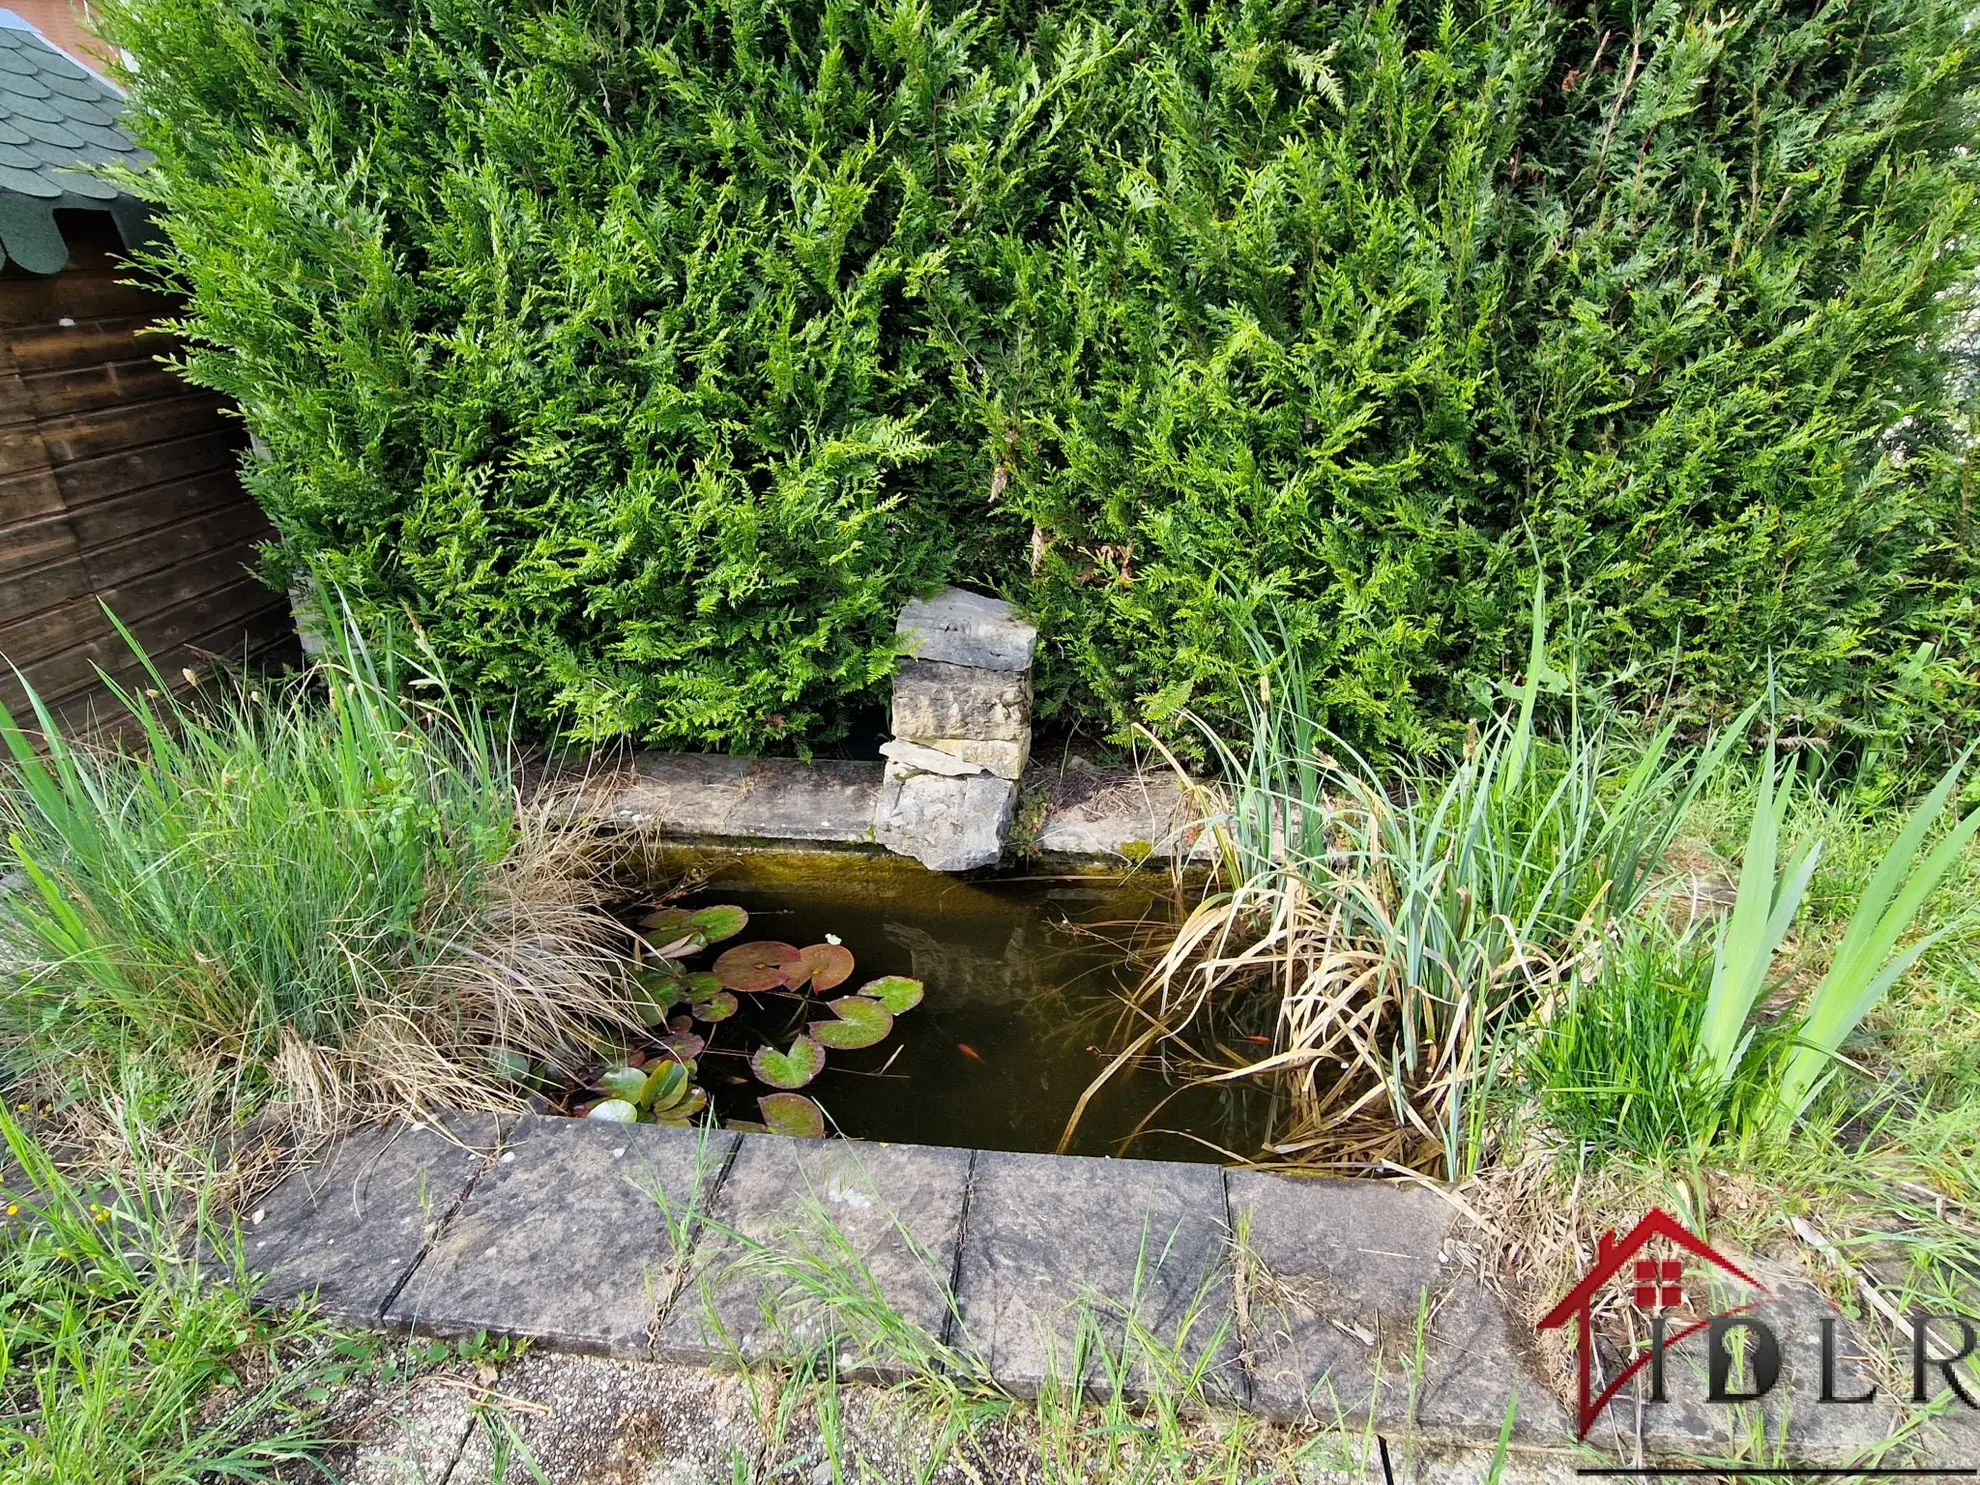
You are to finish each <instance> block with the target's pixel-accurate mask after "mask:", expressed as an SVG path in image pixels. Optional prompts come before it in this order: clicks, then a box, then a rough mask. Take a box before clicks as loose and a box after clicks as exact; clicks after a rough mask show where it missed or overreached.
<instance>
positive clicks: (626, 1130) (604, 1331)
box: [386, 1115, 737, 1356]
mask: <svg viewBox="0 0 1980 1485" xmlns="http://www.w3.org/2000/svg"><path fill="white" fill-rule="evenodd" d="M736 1139H737V1136H736V1135H734V1134H729V1133H722V1132H715V1133H706V1134H704V1133H703V1132H702V1131H700V1130H693V1129H670V1128H667V1127H665V1126H662V1125H656V1124H605V1123H601V1122H599V1121H597V1120H591V1119H563V1118H553V1117H547V1116H545V1117H539V1116H535V1115H532V1116H530V1117H528V1118H525V1119H524V1120H523V1121H522V1122H521V1123H520V1124H519V1125H518V1126H517V1127H516V1130H515V1133H514V1135H513V1136H512V1138H511V1141H510V1147H509V1148H508V1149H506V1150H504V1151H503V1152H502V1153H501V1155H500V1156H498V1157H497V1158H496V1160H495V1163H494V1165H493V1166H492V1168H491V1169H490V1170H489V1173H488V1175H487V1176H486V1177H485V1178H484V1179H483V1180H482V1181H480V1182H479V1183H477V1185H476V1187H475V1190H474V1192H473V1194H472V1195H471V1196H470V1198H469V1199H468V1201H467V1203H466V1204H465V1205H464V1206H463V1207H462V1208H461V1210H460V1212H459V1213H458V1214H457V1215H456V1216H455V1217H454V1219H453V1221H451V1222H450V1223H448V1224H447V1229H446V1231H445V1232H444V1233H443V1234H442V1235H441V1237H440V1240H439V1241H438V1242H437V1243H435V1244H434V1247H433V1250H432V1252H431V1253H429V1254H428V1255H427V1257H426V1261H425V1262H423V1263H422V1264H421V1265H420V1266H419V1269H418V1271H417V1272H416V1273H415V1274H414V1275H413V1277H412V1279H411V1280H410V1281H409V1282H408V1283H407V1284H406V1286H405V1288H404V1289H403V1290H402V1291H401V1292H400V1294H399V1297H398V1298H397V1299H396V1300H395V1301H393V1303H392V1306H391V1308H390V1309H389V1310H388V1311H387V1316H386V1318H387V1319H388V1320H390V1321H391V1322H392V1323H393V1324H397V1325H410V1326H412V1327H414V1328H416V1329H419V1330H423V1331H430V1332H432V1333H434V1334H437V1335H471V1334H473V1333H474V1332H476V1331H482V1330H485V1331H489V1332H491V1333H494V1334H500V1335H512V1336H527V1337H531V1338H534V1339H538V1340H542V1341H546V1342H549V1343H551V1344H553V1345H560V1346H565V1347H568V1348H569V1349H571V1350H577V1351H597V1352H605V1353H608V1354H612V1355H621V1356H636V1355H644V1354H645V1352H646V1349H647V1345H648V1340H649V1336H650V1332H651V1330H652V1328H653V1326H654V1324H655V1323H656V1321H657V1320H658V1317H659V1313H660V1310H661V1309H662V1307H663V1306H664V1305H665V1303H666V1300H667V1298H668V1296H669V1294H670V1293H671V1292H672V1290H673V1287H674V1282H675V1279H676V1277H677V1274H678V1270H679V1267H680V1264H679V1259H680V1257H681V1256H682V1255H683V1254H684V1253H685V1252H686V1245H687V1242H688V1241H689V1234H688V1232H687V1227H688V1224H689V1221H690V1219H691V1217H692V1215H693V1213H694V1211H695V1210H696V1208H697V1203H698V1202H699V1201H700V1200H703V1199H705V1198H706V1197H708V1196H709V1195H710V1194H711V1192H712V1190H713V1187H714V1186H715V1185H716V1184H717V1183H718V1182H719V1180H720V1176H721V1172H722V1170H723V1168H724V1166H725V1164H726V1163H727V1161H728V1158H729V1155H730V1153H731V1151H732V1150H733V1149H734V1147H735V1142H736ZM656 1193H658V1196H656ZM661 1198H664V1203H665V1204H664V1207H663V1205H662V1200H661ZM670 1214H671V1218H672V1219H673V1220H672V1223H671V1224H670V1221H669V1216H670Z"/></svg>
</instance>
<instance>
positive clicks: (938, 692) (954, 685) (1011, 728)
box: [892, 660, 1031, 743]
mask: <svg viewBox="0 0 1980 1485" xmlns="http://www.w3.org/2000/svg"><path fill="white" fill-rule="evenodd" d="M892 720H893V733H894V736H896V737H907V738H912V739H914V740H915V741H916V742H921V743H925V742H930V741H932V740H933V739H936V738H945V737H967V738H975V739H978V740H981V741H993V742H1020V741H1023V740H1024V739H1026V738H1029V737H1030V736H1031V677H1030V675H1029V674H1028V673H1027V672H1024V671H1012V670H978V669H976V668H975V667H973V666H967V665H943V664H941V663H939V662H936V661H930V660H906V661H903V662H902V663H901V667H900V669H899V670H897V671H895V672H894V709H893V718H892Z"/></svg>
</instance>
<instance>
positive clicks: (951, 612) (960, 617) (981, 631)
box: [894, 588, 1038, 670]
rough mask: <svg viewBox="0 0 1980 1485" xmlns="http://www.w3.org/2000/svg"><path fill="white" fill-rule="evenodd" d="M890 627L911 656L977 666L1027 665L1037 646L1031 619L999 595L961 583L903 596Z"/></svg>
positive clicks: (1024, 667)
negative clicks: (925, 593)
mask: <svg viewBox="0 0 1980 1485" xmlns="http://www.w3.org/2000/svg"><path fill="white" fill-rule="evenodd" d="M894 631H895V633H896V634H898V635H899V636H900V638H901V641H902V643H903V644H904V645H905V646H906V652H907V654H908V655H909V656H910V657H911V658H913V659H916V660H940V661H944V662H945V663H947V664H950V665H973V666H976V667H977V668H979V669H982V670H1029V669H1031V657H1032V654H1033V652H1034V651H1036V650H1037V648H1038V626H1037V625H1035V624H1027V623H1026V622H1025V621H1024V620H1022V619H1020V618H1019V617H1018V616H1017V610H1016V609H1014V608H1012V607H1011V606H1010V604H1008V603H1006V602H1005V601H1004V600H1003V599H1001V598H991V597H988V596H986V595H984V594H982V593H972V592H969V591H968V590H967V589H964V588H944V589H943V590H942V591H941V592H940V593H938V594H936V595H935V596H934V597H933V598H911V599H909V600H908V602H907V606H906V607H905V608H903V609H902V610H901V617H900V620H899V622H898V623H896V624H895V626H894Z"/></svg>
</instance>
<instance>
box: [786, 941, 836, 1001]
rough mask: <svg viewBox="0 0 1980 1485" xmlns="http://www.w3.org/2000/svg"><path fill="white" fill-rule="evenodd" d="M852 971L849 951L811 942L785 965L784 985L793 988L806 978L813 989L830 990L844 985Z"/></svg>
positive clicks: (801, 983) (832, 945)
mask: <svg viewBox="0 0 1980 1485" xmlns="http://www.w3.org/2000/svg"><path fill="white" fill-rule="evenodd" d="M852 972H853V956H852V950H850V949H848V948H845V947H844V946H843V945H840V944H810V945H808V946H806V947H805V948H802V949H799V950H798V954H797V958H796V959H795V960H793V961H792V962H791V963H789V964H786V965H785V966H784V984H785V986H786V987H788V988H789V989H792V990H796V989H797V988H799V987H800V986H801V985H803V984H804V982H805V981H806V980H809V981H811V988H812V989H814V990H830V989H831V988H832V987H833V986H835V985H843V984H844V983H845V982H846V977H847V976H848V975H850V974H851V973H852Z"/></svg>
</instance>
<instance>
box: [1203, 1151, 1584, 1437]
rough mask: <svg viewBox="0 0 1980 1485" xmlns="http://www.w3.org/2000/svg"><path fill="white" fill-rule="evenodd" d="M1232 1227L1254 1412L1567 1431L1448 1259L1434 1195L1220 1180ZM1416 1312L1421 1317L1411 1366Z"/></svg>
mask: <svg viewBox="0 0 1980 1485" xmlns="http://www.w3.org/2000/svg"><path fill="white" fill-rule="evenodd" d="M1229 1181H1230V1203H1231V1220H1232V1222H1233V1223H1235V1224H1236V1226H1237V1230H1238V1232H1239V1233H1240V1235H1241V1242H1242V1246H1241V1253H1240V1257H1239V1262H1238V1272H1239V1291H1240V1299H1239V1306H1240V1310H1241V1313H1242V1314H1243V1316H1244V1331H1245V1337H1244V1339H1245V1349H1246V1362H1247V1369H1248V1371H1249V1372H1250V1374H1251V1402H1252V1407H1253V1409H1254V1410H1255V1411H1257V1412H1260V1413H1263V1414H1264V1415H1266V1416H1267V1417H1272V1418H1279V1419H1286V1420H1301V1419H1309V1418H1310V1419H1313V1420H1315V1421H1317V1422H1319V1423H1322V1424H1332V1423H1336V1422H1340V1423H1347V1424H1359V1423H1361V1422H1363V1421H1365V1420H1367V1419H1369V1418H1370V1417H1371V1415H1372V1417H1373V1419H1374V1421H1375V1422H1376V1424H1377V1425H1378V1426H1393V1425H1395V1424H1399V1423H1402V1422H1404V1421H1406V1420H1410V1419H1413V1420H1414V1423H1415V1427H1416V1428H1417V1430H1419V1431H1420V1432H1422V1433H1423V1434H1424V1435H1426V1436H1428V1437H1432V1438H1437V1437H1447V1438H1455V1439H1470V1440H1476V1439H1479V1438H1491V1437H1494V1436H1496V1435H1497V1433H1498V1431H1499V1428H1500V1426H1501V1424H1502V1423H1503V1421H1504V1419H1505V1415H1506V1409H1507V1407H1508V1405H1516V1406H1517V1409H1518V1411H1517V1414H1516V1417H1515V1423H1514V1436H1515V1437H1516V1438H1521V1439H1532V1438H1536V1437H1537V1438H1544V1439H1546V1440H1547V1441H1549V1442H1558V1441H1561V1440H1562V1439H1563V1436H1564V1433H1565V1431H1566V1429H1567V1424H1566V1418H1565V1415H1564V1414H1563V1413H1562V1412H1561V1410H1560V1406H1559V1404H1557V1403H1556V1402H1555V1401H1554V1399H1553V1397H1552V1395H1551V1393H1550V1392H1549V1391H1548V1389H1547V1388H1546V1386H1545V1385H1544V1384H1543V1383H1542V1382H1541V1381H1540V1379H1539V1377H1538V1376H1537V1374H1536V1373H1535V1372H1534V1371H1533V1369H1532V1367H1531V1365H1530V1363H1529V1361H1528V1359H1527V1358H1528V1353H1527V1351H1526V1348H1525V1338H1524V1336H1517V1335H1515V1334H1514V1332H1513V1331H1512V1328H1511V1326H1510V1324H1509V1322H1508V1321H1507V1318H1506V1315H1505V1312H1504V1310H1503V1308H1502V1307H1501V1306H1500V1304H1499V1303H1498V1301H1497V1300H1495V1299H1494V1298H1493V1297H1492V1296H1491V1295H1489V1294H1487V1293H1486V1292H1485V1291H1484V1290H1483V1289H1481V1288H1480V1287H1479V1286H1478V1285H1477V1284H1476V1283H1475V1282H1473V1281H1472V1280H1471V1279H1470V1278H1469V1276H1467V1275H1466V1274H1464V1273H1463V1272H1462V1271H1461V1270H1460V1269H1459V1268H1458V1267H1457V1266H1456V1265H1455V1264H1454V1263H1451V1262H1449V1261H1447V1259H1448V1254H1447V1251H1446V1248H1445V1240H1446V1238H1447V1237H1448V1236H1449V1235H1450V1232H1451V1227H1452V1223H1453V1221H1454V1219H1455V1216H1456V1213H1455V1212H1454V1211H1453V1209H1452V1208H1451V1207H1450V1205H1449V1204H1448V1203H1446V1202H1444V1201H1443V1200H1441V1199H1440V1198H1439V1197H1437V1196H1436V1195H1435V1194H1434V1193H1431V1192H1427V1191H1421V1190H1403V1189H1398V1188H1396V1187H1392V1186H1383V1185H1380V1184H1378V1183H1376V1182H1373V1181H1314V1180H1301V1179H1297V1178H1293V1177H1286V1176H1274V1175H1267V1174H1261V1173H1258V1172H1250V1171H1233V1172H1231V1173H1230V1175H1229ZM1419 1316H1424V1317H1427V1328H1426V1329H1425V1330H1424V1331H1423V1339H1422V1342H1421V1356H1420V1360H1419V1350H1418V1347H1419V1342H1418V1334H1419V1330H1418V1327H1419Z"/></svg>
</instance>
